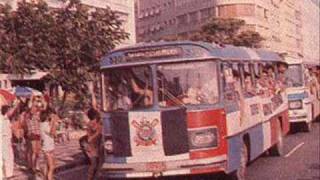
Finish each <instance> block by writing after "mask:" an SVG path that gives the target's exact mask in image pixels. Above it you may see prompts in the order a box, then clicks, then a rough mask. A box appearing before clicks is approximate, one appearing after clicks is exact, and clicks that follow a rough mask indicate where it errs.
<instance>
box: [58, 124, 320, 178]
mask: <svg viewBox="0 0 320 180" xmlns="http://www.w3.org/2000/svg"><path fill="white" fill-rule="evenodd" d="M284 144H285V148H284V152H285V153H284V156H283V157H271V156H268V155H267V154H265V155H262V156H261V157H259V158H258V159H256V160H255V161H253V162H251V163H250V165H249V167H248V170H247V178H246V179H247V180H320V123H319V122H315V123H313V129H312V132H310V133H303V132H298V133H291V134H289V135H288V136H286V138H285V139H284ZM86 168H87V167H85V166H83V167H77V168H75V169H73V170H70V171H68V172H63V173H61V174H59V175H57V177H58V178H57V179H59V180H74V179H76V180H85V179H86ZM176 179H179V180H214V179H217V180H227V179H228V177H227V176H226V175H223V174H219V175H215V176H212V175H205V176H193V177H190V176H183V177H166V178H161V180H176Z"/></svg>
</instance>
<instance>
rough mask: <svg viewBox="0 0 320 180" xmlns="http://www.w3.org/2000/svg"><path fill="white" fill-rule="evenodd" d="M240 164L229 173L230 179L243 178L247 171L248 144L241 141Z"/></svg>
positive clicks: (243, 179) (238, 179)
mask: <svg viewBox="0 0 320 180" xmlns="http://www.w3.org/2000/svg"><path fill="white" fill-rule="evenodd" d="M240 151H241V152H240V166H239V168H238V169H237V170H236V171H235V172H233V173H232V174H231V179H232V180H245V176H246V171H247V164H248V160H249V154H248V152H249V151H248V146H247V145H246V143H244V142H243V143H242V147H241V150H240Z"/></svg>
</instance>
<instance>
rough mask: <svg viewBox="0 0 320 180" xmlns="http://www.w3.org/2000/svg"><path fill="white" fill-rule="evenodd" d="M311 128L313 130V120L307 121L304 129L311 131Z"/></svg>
mask: <svg viewBox="0 0 320 180" xmlns="http://www.w3.org/2000/svg"><path fill="white" fill-rule="evenodd" d="M311 130H312V121H310V122H306V123H305V125H304V131H305V132H311Z"/></svg>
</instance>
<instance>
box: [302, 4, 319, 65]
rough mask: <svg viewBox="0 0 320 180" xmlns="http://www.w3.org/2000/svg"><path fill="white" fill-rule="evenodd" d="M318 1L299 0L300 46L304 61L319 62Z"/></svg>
mask: <svg viewBox="0 0 320 180" xmlns="http://www.w3.org/2000/svg"><path fill="white" fill-rule="evenodd" d="M319 2H320V1H317V2H316V1H313V0H304V1H300V3H301V5H300V7H301V10H302V12H303V13H302V39H303V41H302V47H303V58H304V61H308V62H316V63H320V22H319V21H320V17H319V16H320V12H319Z"/></svg>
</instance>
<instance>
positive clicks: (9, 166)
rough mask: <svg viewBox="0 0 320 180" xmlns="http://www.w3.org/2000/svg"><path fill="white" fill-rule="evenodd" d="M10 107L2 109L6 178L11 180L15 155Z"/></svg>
mask: <svg viewBox="0 0 320 180" xmlns="http://www.w3.org/2000/svg"><path fill="white" fill-rule="evenodd" d="M9 113H10V106H8V105H5V106H2V108H1V114H2V116H3V117H2V121H3V122H2V154H3V167H4V168H3V169H4V176H5V177H6V178H11V177H12V176H13V170H14V154H13V148H12V129H11V128H12V127H11V122H10V119H9V117H10V116H9Z"/></svg>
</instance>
